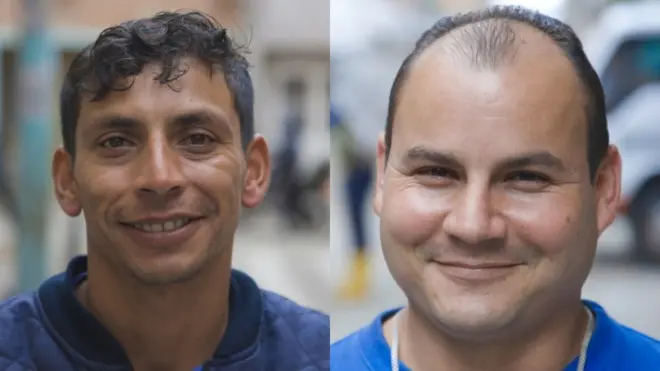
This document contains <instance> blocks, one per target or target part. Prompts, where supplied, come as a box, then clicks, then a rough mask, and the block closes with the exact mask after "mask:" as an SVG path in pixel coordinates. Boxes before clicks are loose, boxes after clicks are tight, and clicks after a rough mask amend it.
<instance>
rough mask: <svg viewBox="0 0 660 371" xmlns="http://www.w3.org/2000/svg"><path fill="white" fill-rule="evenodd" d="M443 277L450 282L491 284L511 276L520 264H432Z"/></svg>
mask: <svg viewBox="0 0 660 371" xmlns="http://www.w3.org/2000/svg"><path fill="white" fill-rule="evenodd" d="M433 263H434V264H435V265H436V266H437V267H438V268H440V271H441V272H442V274H443V275H445V276H446V277H447V278H449V279H451V280H452V281H459V282H462V283H465V282H492V281H496V280H500V279H503V278H506V277H507V276H509V275H511V274H513V273H514V272H515V271H516V270H517V269H518V267H520V266H521V265H523V264H521V263H515V262H488V263H486V262H484V263H465V262H433Z"/></svg>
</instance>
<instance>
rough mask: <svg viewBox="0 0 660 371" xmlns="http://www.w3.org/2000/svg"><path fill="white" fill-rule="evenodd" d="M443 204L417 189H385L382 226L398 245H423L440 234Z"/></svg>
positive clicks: (407, 187) (434, 195)
mask: <svg viewBox="0 0 660 371" xmlns="http://www.w3.org/2000/svg"><path fill="white" fill-rule="evenodd" d="M445 205H446V202H444V201H443V200H442V199H441V198H439V197H438V195H437V194H433V193H432V192H428V191H427V190H424V189H420V188H419V187H418V186H401V187H396V186H392V187H388V188H386V189H385V190H384V194H383V208H382V211H381V223H382V224H383V229H385V230H387V231H388V233H389V234H390V235H391V237H392V238H393V239H394V240H396V242H397V244H399V245H402V246H406V247H416V246H420V245H423V244H424V243H425V242H427V241H428V240H429V239H431V238H432V237H433V236H434V235H435V234H436V233H437V232H438V231H439V230H440V225H441V221H442V219H441V218H442V215H443V214H444V213H445V208H446V206H445Z"/></svg>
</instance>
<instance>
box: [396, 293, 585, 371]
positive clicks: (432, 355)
mask: <svg viewBox="0 0 660 371" xmlns="http://www.w3.org/2000/svg"><path fill="white" fill-rule="evenodd" d="M569 307H570V309H568V308H569ZM564 308H566V309H565V310H562V311H557V312H558V313H557V315H554V316H552V317H548V318H543V319H541V320H539V321H537V322H538V323H539V324H538V325H537V326H536V327H534V328H533V329H532V330H531V331H527V332H519V335H515V336H511V335H508V336H506V335H505V336H501V337H497V336H491V337H489V340H488V341H482V340H480V341H476V340H475V341H472V340H465V339H457V338H456V337H453V336H451V335H450V334H448V333H447V332H446V331H443V330H441V329H439V328H438V326H436V325H434V324H432V323H431V321H430V320H428V319H427V318H426V316H425V315H424V314H422V313H420V312H419V311H417V310H415V309H414V308H413V307H408V308H405V309H403V310H402V311H400V312H399V313H397V316H398V320H397V322H396V323H398V328H399V337H400V341H399V354H400V359H401V361H402V362H403V363H405V364H406V365H407V366H409V367H410V368H411V369H413V370H422V371H424V370H455V371H470V370H489V371H519V370H520V371H523V370H563V369H564V368H565V367H566V365H568V364H569V363H570V362H571V361H572V360H573V359H575V358H576V357H578V356H579V353H580V348H581V345H582V339H583V337H584V334H585V332H586V328H587V322H588V315H587V312H586V311H585V310H584V306H583V304H582V303H581V302H580V301H579V300H578V301H576V303H575V304H573V305H569V306H567V307H564ZM392 323H393V321H387V322H386V323H385V325H384V329H383V330H384V332H385V336H386V338H387V339H388V341H389V343H390V345H391V343H392V342H391V334H392V325H393V324H392ZM503 331H507V330H503ZM510 332H511V331H510ZM511 333H515V331H514V332H511Z"/></svg>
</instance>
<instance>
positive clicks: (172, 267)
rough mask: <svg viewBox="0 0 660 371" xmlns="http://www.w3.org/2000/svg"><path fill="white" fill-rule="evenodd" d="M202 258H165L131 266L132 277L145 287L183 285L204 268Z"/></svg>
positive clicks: (204, 260)
mask: <svg viewBox="0 0 660 371" xmlns="http://www.w3.org/2000/svg"><path fill="white" fill-rule="evenodd" d="M205 263H206V259H204V258H203V257H186V256H167V257H157V258H152V259H150V260H149V261H146V262H140V263H138V264H131V265H130V266H129V267H130V271H131V274H132V276H133V277H134V278H135V279H137V280H138V281H139V282H141V283H143V284H146V285H168V284H176V283H184V282H187V281H190V280H192V279H194V278H195V277H197V276H198V275H199V274H200V273H201V271H202V268H203V267H204V265H205Z"/></svg>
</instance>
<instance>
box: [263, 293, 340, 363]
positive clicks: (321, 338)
mask: <svg viewBox="0 0 660 371" xmlns="http://www.w3.org/2000/svg"><path fill="white" fill-rule="evenodd" d="M263 299H264V316H265V322H264V325H265V326H266V328H265V331H266V333H267V334H270V335H271V337H272V336H275V337H277V338H278V341H279V342H281V343H282V344H290V345H293V347H297V348H299V349H300V350H301V351H302V352H303V353H304V354H305V355H306V357H309V359H310V361H311V363H313V364H315V365H317V367H320V368H319V369H322V370H327V369H329V365H328V364H329V347H330V317H329V316H328V315H327V314H325V313H323V312H321V311H318V310H315V309H312V308H308V307H305V306H302V305H300V304H297V303H296V302H294V301H292V300H290V299H288V298H285V297H283V296H281V295H279V294H276V293H273V292H270V291H266V290H264V291H263ZM285 346H286V345H285ZM287 348H288V350H290V349H291V348H292V347H291V346H287Z"/></svg>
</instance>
